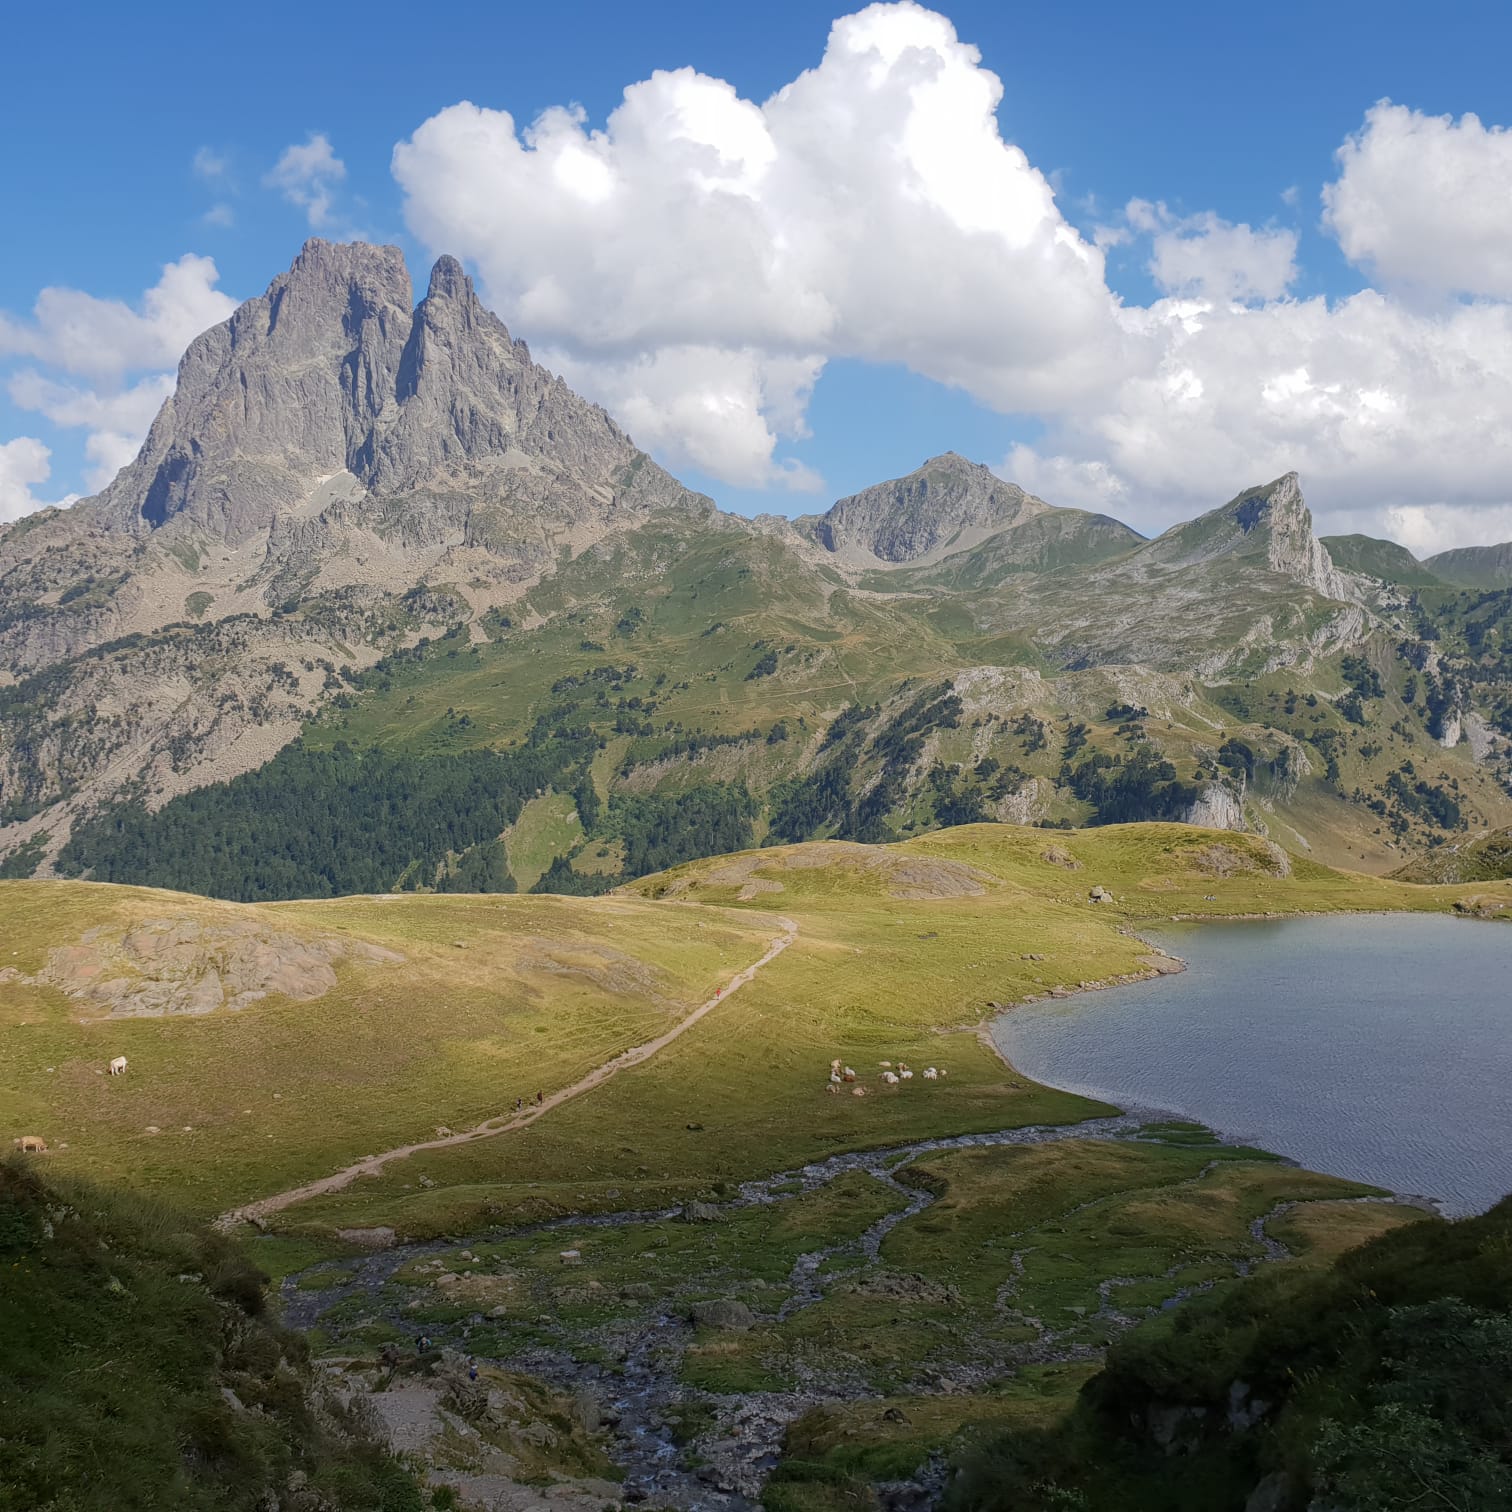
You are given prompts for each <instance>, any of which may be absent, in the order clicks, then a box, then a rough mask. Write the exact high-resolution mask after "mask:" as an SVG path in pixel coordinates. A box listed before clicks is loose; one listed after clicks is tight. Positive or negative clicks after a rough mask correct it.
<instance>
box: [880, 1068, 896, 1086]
mask: <svg viewBox="0 0 1512 1512" xmlns="http://www.w3.org/2000/svg"><path fill="white" fill-rule="evenodd" d="M882 1080H883V1081H885V1082H886V1083H887V1085H888V1086H889V1087H896V1086H897V1085H898V1077H897V1073H896V1072H894V1071H884V1072H883V1073H882Z"/></svg>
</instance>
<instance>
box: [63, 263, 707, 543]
mask: <svg viewBox="0 0 1512 1512" xmlns="http://www.w3.org/2000/svg"><path fill="white" fill-rule="evenodd" d="M637 461H638V466H637V468H636V472H635V479H639V480H640V481H639V482H638V484H636V486H635V487H634V488H632V487H631V485H632V483H633V482H634V481H635V479H632V478H631V477H629V476H626V474H627V470H628V469H629V468H630V466H631V464H632V463H636V462H637ZM518 473H523V474H524V475H525V477H524V478H523V479H522V478H519V477H515V476H512V475H514V474H518ZM642 474H645V475H646V476H644V477H642ZM342 475H346V476H347V477H348V478H350V479H352V480H353V481H354V482H355V483H356V484H358V485H360V488H358V489H349V490H343V491H342V492H344V493H346V495H347V497H348V498H350V497H353V496H360V494H361V492H362V491H363V490H366V491H367V493H368V494H370V495H373V496H378V497H383V496H391V495H404V494H409V493H412V492H414V491H415V490H417V489H420V488H423V487H425V486H427V485H430V486H434V487H438V488H444V487H448V486H450V487H455V485H456V484H458V483H459V482H461V481H463V480H466V481H467V482H468V483H469V484H470V494H471V495H472V502H473V503H476V502H478V498H477V496H478V495H479V494H481V495H482V497H483V498H484V499H491V500H493V501H495V502H508V503H511V504H514V503H524V502H526V501H527V497H528V496H530V495H535V496H536V497H535V498H534V500H533V502H535V503H537V504H538V505H542V506H549V508H550V512H551V513H552V514H553V515H555V516H557V517H558V523H567V522H568V521H574V520H580V519H586V518H590V517H603V516H607V515H608V514H610V513H612V512H613V511H614V509H615V508H616V507H617V506H624V505H626V503H627V502H628V501H627V499H626V497H625V495H626V494H627V493H633V494H634V495H635V499H636V501H639V500H641V499H646V498H651V497H655V496H661V497H666V498H670V497H672V496H674V495H676V494H680V493H681V492H683V490H681V489H680V488H679V486H678V485H676V484H675V483H674V482H673V481H672V480H671V479H670V478H668V477H667V476H666V475H665V474H663V473H661V470H660V469H659V468H657V467H656V466H655V464H654V463H650V462H647V461H646V460H645V459H644V458H643V457H641V454H640V453H639V452H637V450H636V449H635V447H634V445H633V444H632V443H631V441H630V440H629V438H628V437H627V436H626V435H625V434H624V433H623V432H622V431H621V430H620V429H619V427H618V426H616V425H615V424H614V422H613V421H612V420H610V418H609V417H608V415H606V414H605V413H604V411H603V410H601V409H600V408H598V406H597V405H592V404H589V403H588V402H587V401H586V400H583V399H579V398H578V397H577V396H576V395H575V394H573V393H572V391H571V390H570V389H568V388H567V386H566V385H565V384H564V383H563V382H562V381H561V380H560V379H559V378H556V377H554V376H553V375H552V374H550V373H548V372H547V371H546V370H545V369H544V368H540V367H538V366H536V364H535V363H533V362H532V361H531V360H530V353H529V350H528V349H527V348H526V346H525V343H524V342H521V341H515V340H513V338H511V336H510V334H509V332H508V331H507V330H506V329H505V328H504V325H503V324H502V322H500V321H499V320H498V318H497V317H496V316H494V315H492V314H490V313H489V312H488V311H487V310H485V309H484V308H483V306H482V305H481V304H480V303H479V301H478V297H477V295H476V293H475V292H474V290H473V286H472V282H471V280H470V279H469V278H468V277H467V276H466V274H465V273H464V272H463V271H462V268H461V265H460V264H459V263H458V262H457V261H456V260H455V259H454V258H450V257H443V258H442V259H441V260H440V261H439V262H438V263H437V264H436V266H435V268H434V270H433V271H432V274H431V279H430V287H429V289H428V291H427V293H426V296H425V298H424V299H423V300H421V302H420V304H419V305H418V307H416V308H414V309H413V310H412V309H411V291H410V281H409V274H408V272H407V271H406V269H405V266H404V259H403V257H402V255H401V254H400V252H399V250H398V248H396V247H373V246H368V245H365V244H362V243H352V244H347V245H333V244H331V243H329V242H323V241H311V242H308V243H306V245H305V248H304V250H303V251H302V252H301V253H300V255H299V257H298V258H297V259H296V260H295V262H294V265H293V266H292V267H291V268H290V269H289V271H288V272H287V273H282V274H280V275H279V276H278V277H277V278H275V279H274V280H273V282H272V283H271V284H270V285H269V287H268V290H267V292H266V293H265V294H262V295H260V296H259V297H258V298H256V299H250V300H248V301H247V302H246V303H245V304H244V305H242V306H241V307H240V308H239V309H238V310H237V311H236V313H235V314H234V315H233V316H232V317H231V319H230V320H228V321H226V322H225V323H224V324H223V325H219V326H216V327H214V328H213V329H211V330H209V331H206V332H205V333H204V335H202V336H200V337H199V338H197V339H196V340H195V341H194V342H193V344H192V345H191V346H190V347H189V350H188V351H187V352H186V353H185V354H184V358H183V361H182V362H181V363H180V365H179V381H178V388H177V390H176V391H175V393H174V394H173V396H172V397H171V398H170V399H169V400H168V401H167V402H166V403H165V404H164V406H163V409H162V411H161V412H160V413H159V415H158V418H157V420H156V421H155V422H154V424H153V427H152V430H151V433H150V434H149V435H148V438H147V442H146V445H145V446H144V447H143V448H142V452H141V455H140V456H139V457H138V458H137V459H136V461H135V462H133V463H131V465H130V466H128V467H126V468H125V469H123V471H122V472H121V473H120V475H119V476H118V477H117V478H116V480H115V481H114V482H113V483H112V484H111V485H110V487H109V488H107V489H106V490H105V492H104V493H103V494H102V495H100V497H99V499H98V500H97V501H95V503H94V504H93V505H92V506H91V508H92V512H93V513H94V514H95V515H96V516H97V518H98V519H99V520H100V522H101V523H102V524H106V525H107V526H109V527H113V528H116V529H122V530H129V531H132V532H135V533H144V532H149V531H152V530H157V529H160V528H162V527H163V526H165V525H167V524H169V523H170V522H171V521H174V520H177V519H180V518H187V519H190V520H193V521H194V522H195V523H196V524H198V525H199V526H201V527H202V528H203V529H204V530H206V531H207V532H209V533H210V534H211V535H212V536H213V537H215V538H217V539H220V540H224V541H227V542H230V543H232V544H235V543H239V542H241V541H244V540H246V539H247V538H248V537H249V536H251V535H253V534H254V533H256V532H257V531H260V530H267V529H269V528H270V527H271V526H272V525H273V524H274V522H275V520H278V519H280V518H281V517H284V516H287V515H288V513H289V511H291V510H293V509H296V508H298V507H299V506H302V505H306V504H311V503H315V504H321V505H327V504H331V503H334V502H335V501H336V497H337V496H336V495H332V497H331V498H329V499H316V498H315V495H316V492H317V490H318V488H319V486H320V485H321V484H322V483H325V482H326V481H328V480H331V479H335V478H338V477H341V476H342ZM527 480H528V481H527ZM568 484H572V485H575V487H573V486H566V485H568Z"/></svg>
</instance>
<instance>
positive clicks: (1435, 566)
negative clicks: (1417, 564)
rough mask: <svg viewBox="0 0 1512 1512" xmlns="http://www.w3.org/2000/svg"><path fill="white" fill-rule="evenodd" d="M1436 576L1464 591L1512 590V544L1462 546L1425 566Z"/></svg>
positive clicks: (1445, 552) (1428, 561)
mask: <svg viewBox="0 0 1512 1512" xmlns="http://www.w3.org/2000/svg"><path fill="white" fill-rule="evenodd" d="M1423 565H1424V566H1425V567H1427V568H1428V569H1429V570H1430V571H1431V572H1433V573H1434V575H1435V576H1437V577H1440V578H1442V579H1443V580H1444V581H1445V582H1446V583H1455V584H1457V585H1458V586H1459V587H1461V588H1509V587H1512V541H1505V542H1503V543H1502V544H1501V545H1500V546H1460V547H1457V548H1456V549H1455V550H1453V551H1441V552H1439V554H1438V555H1437V556H1431V557H1429V558H1428V560H1427V561H1426V562H1424V563H1423Z"/></svg>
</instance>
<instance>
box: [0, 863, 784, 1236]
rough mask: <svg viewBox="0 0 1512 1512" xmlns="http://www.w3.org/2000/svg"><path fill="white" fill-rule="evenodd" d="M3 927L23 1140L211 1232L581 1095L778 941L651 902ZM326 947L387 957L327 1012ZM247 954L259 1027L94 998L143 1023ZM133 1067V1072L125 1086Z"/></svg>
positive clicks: (129, 907)
mask: <svg viewBox="0 0 1512 1512" xmlns="http://www.w3.org/2000/svg"><path fill="white" fill-rule="evenodd" d="M0 913H3V915H4V917H5V919H6V923H7V929H6V943H7V946H8V950H7V954H6V957H5V959H6V961H7V964H8V969H9V970H10V971H13V972H17V973H19V974H20V978H19V979H17V978H15V977H13V978H12V979H11V980H10V981H9V982H8V983H7V984H6V986H5V988H4V990H3V991H0V1035H3V1039H4V1043H5V1046H6V1050H7V1053H6V1055H5V1057H4V1061H3V1069H0V1104H3V1106H4V1107H5V1109H6V1123H7V1125H9V1127H8V1128H7V1129H5V1130H4V1133H5V1135H6V1137H7V1139H9V1138H10V1137H13V1136H17V1135H20V1134H26V1133H37V1134H41V1135H42V1136H43V1137H45V1138H46V1139H47V1141H48V1143H49V1145H50V1146H51V1147H52V1152H51V1154H50V1156H49V1159H50V1160H51V1161H52V1162H54V1163H55V1164H56V1165H57V1166H58V1167H60V1168H63V1169H68V1170H77V1171H85V1172H88V1173H89V1174H90V1175H92V1176H96V1177H100V1178H110V1179H112V1180H119V1181H123V1182H126V1183H128V1184H130V1185H132V1186H133V1187H137V1188H144V1189H147V1190H152V1191H162V1192H171V1193H172V1194H173V1195H174V1197H175V1199H176V1200H178V1201H181V1202H183V1203H185V1204H186V1205H188V1206H190V1207H191V1208H193V1209H194V1210H196V1211H198V1212H201V1213H205V1212H210V1213H213V1212H216V1211H218V1210H219V1209H220V1208H221V1207H224V1206H228V1205H230V1204H231V1202H232V1201H234V1200H245V1199H246V1198H248V1197H251V1196H255V1195H257V1194H258V1193H260V1192H262V1191H266V1190H276V1189H278V1188H279V1187H281V1186H285V1185H293V1184H294V1183H295V1182H296V1181H297V1180H300V1179H308V1178H309V1177H312V1176H317V1175H321V1174H324V1172H326V1171H327V1170H333V1169H335V1168H337V1167H338V1166H341V1165H344V1164H346V1163H347V1162H348V1161H350V1160H352V1159H354V1158H356V1157H357V1156H359V1155H363V1154H366V1153H368V1152H371V1151H374V1150H379V1149H386V1148H388V1147H390V1146H392V1145H396V1144H400V1143H403V1142H406V1141H408V1140H412V1139H416V1138H421V1137H425V1136H428V1135H431V1134H433V1133H434V1131H435V1129H436V1128H437V1127H441V1126H451V1127H455V1128H465V1127H469V1126H471V1125H472V1124H474V1123H477V1122H479V1121H480V1120H482V1119H484V1118H487V1117H489V1116H491V1115H494V1114H497V1113H500V1112H502V1111H504V1110H505V1109H506V1108H508V1107H510V1106H512V1105H513V1103H514V1101H515V1099H516V1098H531V1097H533V1096H534V1095H535V1093H536V1092H537V1091H538V1090H542V1089H544V1090H546V1091H551V1090H554V1089H555V1088H556V1087H559V1086H562V1085H564V1084H566V1083H568V1082H571V1081H573V1080H575V1079H576V1078H577V1077H579V1076H581V1075H583V1074H584V1073H585V1072H587V1071H589V1070H591V1069H592V1068H593V1067H595V1066H598V1065H600V1064H602V1063H603V1062H604V1061H606V1060H608V1059H610V1058H611V1057H612V1056H614V1055H616V1054H617V1053H619V1052H620V1051H622V1050H624V1049H626V1048H628V1047H629V1046H631V1045H634V1044H638V1043H641V1042H642V1041H644V1040H648V1039H651V1038H653V1037H654V1036H655V1035H656V1034H658V1033H661V1032H662V1031H664V1030H665V1029H666V1028H667V1027H668V1026H669V1025H671V1024H673V1023H675V1022H676V1021H677V1020H678V1019H679V1018H680V1017H681V1016H682V1015H683V1014H684V1013H685V1012H687V1011H688V1010H689V1009H691V1008H692V1007H693V1006H694V1005H695V1004H697V1003H699V1002H702V1001H703V999H704V998H705V997H707V996H709V995H711V994H712V993H713V991H714V989H715V987H716V985H717V984H718V983H719V982H720V981H722V980H726V979H727V978H728V977H729V976H730V975H731V974H732V973H733V972H735V971H737V970H739V969H740V968H741V967H743V966H745V965H747V964H749V962H750V961H752V960H754V959H756V958H757V957H758V956H760V955H761V953H762V952H763V950H765V949H766V946H767V944H768V942H769V940H770V938H771V936H772V935H773V933H774V932H775V931H776V926H775V925H774V924H773V923H772V921H771V920H770V917H769V916H767V915H766V914H763V913H760V912H755V913H750V914H745V913H733V912H730V911H722V910H716V909H708V910H705V911H703V912H702V913H701V914H700V915H699V918H698V920H697V921H696V925H695V924H694V923H693V922H688V923H683V922H682V920H683V918H684V917H685V913H686V911H685V910H677V911H675V913H674V914H673V915H672V916H671V917H669V911H668V910H667V909H664V908H659V907H657V906H656V905H654V904H650V903H647V902H645V901H644V900H642V899H639V898H633V897H626V898H614V899H603V900H599V901H597V902H590V901H588V900H574V899H562V898H552V897H511V898H479V897H450V896H447V897H428V898H424V899H417V898H404V899H397V898H396V899H392V900H384V899H382V898H349V899H341V900H339V901H333V902H329V903H311V904H286V905H279V906H276V907H244V906H239V905H235V904H218V903H213V902H209V901H207V900H205V899H202V898H192V897H186V896H184V895H181V894H173V893H160V892H152V891H148V890H146V889H141V888H118V887H109V886H104V885H95V884H82V883H38V882H8V883H0ZM196 931H197V932H198V938H193V939H191V940H190V941H189V942H188V943H186V944H177V943H174V939H175V937H176V936H177V935H180V934H184V933H193V932H196ZM91 933H92V936H93V938H92V943H90V944H84V945H81V943H80V942H81V941H83V940H84V939H85V937H86V936H87V935H91ZM157 937H162V938H163V940H164V943H161V944H154V941H155V939H156V938H157ZM144 942H145V943H144ZM310 942H314V943H315V944H316V945H322V944H325V943H327V942H335V947H336V948H340V947H342V946H344V945H347V944H350V943H353V942H356V943H361V944H363V945H365V946H369V947H377V948H378V950H380V951H381V952H383V953H384V954H383V955H382V956H380V957H379V958H377V959H365V958H363V957H361V956H347V957H344V958H338V959H336V960H335V962H334V964H333V966H332V967H331V972H332V975H333V977H334V982H333V983H332V985H330V986H329V987H328V988H326V989H325V990H319V989H320V987H321V983H320V981H319V980H317V979H314V978H312V979H311V980H310V981H309V982H308V983H307V984H306V985H305V988H304V990H306V991H308V992H310V993H312V994H316V993H318V995H311V996H308V997H304V998H303V999H302V998H301V996H300V994H299V993H298V992H296V994H295V995H294V996H290V995H289V994H288V993H287V992H282V991H279V990H278V983H279V981H280V980H281V979H282V978H281V977H280V973H281V972H287V971H288V970H290V969H291V968H290V966H289V962H291V961H294V960H296V959H297V958H298V948H299V946H300V945H301V944H308V943H310ZM133 946H135V950H133V949H132V947H133ZM70 950H72V951H73V952H75V954H74V955H67V954H65V955H64V956H62V957H58V956H55V955H54V952H57V951H62V952H65V953H67V952H69V951H70ZM238 950H239V951H241V952H242V957H241V958H242V959H243V961H245V959H246V957H247V955H248V953H250V954H251V957H252V966H251V967H248V966H246V965H245V964H244V965H243V966H242V967H241V968H239V969H241V970H243V971H250V972H251V973H252V975H253V976H254V977H256V975H257V972H259V971H260V972H261V973H262V974H261V977H259V978H257V980H259V981H260V982H261V984H262V985H263V986H266V987H268V988H269V989H270V990H269V995H268V996H267V997H264V998H261V999H257V1000H255V1001H252V1002H250V1003H248V1005H247V1006H245V1007H243V1008H241V1009H240V1010H238V1011H231V1010H230V1009H228V1008H226V1007H221V1008H219V1009H217V1010H216V1011H214V1012H209V1013H194V1012H183V1011H178V1012H173V1013H169V1014H165V1015H160V1016H130V1015H127V1016H123V1015H120V1014H116V1015H114V1016H112V1014H111V1013H110V1010H109V1004H108V1002H107V1001H102V1000H100V999H98V998H92V997H90V996H89V995H88V994H89V993H90V991H91V990H92V988H93V985H94V983H95V981H96V980H97V979H98V978H101V977H103V978H105V979H107V980H108V979H110V978H115V979H117V980H121V981H124V982H126V983H127V984H129V986H130V987H131V989H132V993H133V995H132V996H130V997H128V999H127V1000H126V1006H127V1007H128V1009H130V1008H132V1007H133V1005H135V1004H138V1003H140V1002H144V1001H146V1000H147V998H148V997H149V996H150V994H151V991H152V989H153V984H158V985H159V986H161V985H162V984H179V985H181V984H184V983H190V984H193V983H196V982H198V983H203V982H205V981H206V980H207V979H208V978H209V977H210V976H211V975H216V976H217V977H219V979H221V980H222V981H226V982H229V981H230V979H231V975H232V973H233V971H235V970H236V969H238V968H237V967H236V966H235V964H234V960H235V958H236V952H237V951H238ZM50 961H52V962H56V963H57V964H56V966H54V967H50V965H49V963H50ZM294 985H296V987H297V986H298V984H297V983H296V984H294ZM80 994H83V995H82V996H81V995H80ZM117 1055H124V1056H126V1057H127V1060H128V1062H129V1066H130V1069H129V1071H128V1073H127V1075H125V1076H122V1077H111V1076H107V1075H105V1074H104V1072H105V1069H106V1066H107V1063H108V1062H109V1061H110V1060H111V1059H112V1058H113V1057H115V1056H117Z"/></svg>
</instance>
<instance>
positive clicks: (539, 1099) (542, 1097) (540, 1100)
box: [536, 1092, 546, 1107]
mask: <svg viewBox="0 0 1512 1512" xmlns="http://www.w3.org/2000/svg"><path fill="white" fill-rule="evenodd" d="M545 1101H546V1095H545V1094H544V1093H543V1092H537V1093H536V1106H537V1107H540V1105H541V1104H542V1103H543V1102H545Z"/></svg>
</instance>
